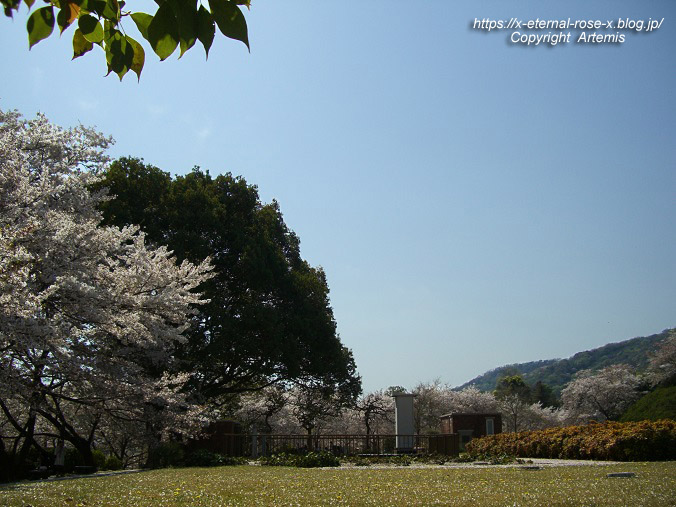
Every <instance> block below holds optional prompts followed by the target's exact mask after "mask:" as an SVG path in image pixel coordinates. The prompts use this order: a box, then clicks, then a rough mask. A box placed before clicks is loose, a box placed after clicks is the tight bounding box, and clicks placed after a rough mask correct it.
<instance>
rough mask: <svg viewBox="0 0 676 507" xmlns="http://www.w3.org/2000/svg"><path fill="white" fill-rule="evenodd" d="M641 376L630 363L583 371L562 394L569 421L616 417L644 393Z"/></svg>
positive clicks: (577, 421)
mask: <svg viewBox="0 0 676 507" xmlns="http://www.w3.org/2000/svg"><path fill="white" fill-rule="evenodd" d="M642 386H643V381H642V379H641V378H640V377H639V376H638V375H636V374H635V373H634V371H633V370H632V369H631V368H630V367H629V366H627V365H613V366H609V367H607V368H604V369H602V370H600V371H598V372H592V371H590V370H584V371H582V372H579V373H578V375H577V378H576V379H575V380H573V381H571V382H570V383H569V384H568V385H567V386H566V388H565V389H564V390H563V391H562V393H561V399H562V401H563V410H564V411H565V412H567V414H568V419H569V422H570V423H581V422H588V421H590V420H600V421H603V420H606V419H608V420H614V419H617V418H618V417H620V416H621V415H622V413H623V412H624V411H625V410H626V409H627V407H629V405H631V404H632V403H633V402H635V401H636V400H637V399H638V398H640V397H641V395H642V394H643V393H642V392H641V387H642Z"/></svg>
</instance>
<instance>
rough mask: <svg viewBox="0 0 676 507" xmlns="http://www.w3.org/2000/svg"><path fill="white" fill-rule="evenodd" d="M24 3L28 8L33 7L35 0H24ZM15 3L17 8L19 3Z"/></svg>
mask: <svg viewBox="0 0 676 507" xmlns="http://www.w3.org/2000/svg"><path fill="white" fill-rule="evenodd" d="M24 3H25V4H26V6H27V7H28V8H29V9H30V8H31V7H33V4H34V3H35V0H24ZM16 5H17V8H18V6H19V3H18V2H17V4H16Z"/></svg>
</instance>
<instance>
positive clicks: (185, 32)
mask: <svg viewBox="0 0 676 507" xmlns="http://www.w3.org/2000/svg"><path fill="white" fill-rule="evenodd" d="M174 10H175V12H176V19H177V20H178V34H179V42H180V47H181V54H180V55H179V58H180V57H181V56H183V54H184V53H185V52H186V51H188V50H189V49H190V48H191V47H193V46H194V45H195V42H196V41H197V29H198V27H197V0H183V1H177V2H175V3H174Z"/></svg>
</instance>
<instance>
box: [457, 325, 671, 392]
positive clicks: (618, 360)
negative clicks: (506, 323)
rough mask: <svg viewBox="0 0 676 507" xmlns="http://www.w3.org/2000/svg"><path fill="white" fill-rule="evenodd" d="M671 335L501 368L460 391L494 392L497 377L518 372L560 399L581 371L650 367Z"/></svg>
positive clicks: (487, 373)
mask: <svg viewBox="0 0 676 507" xmlns="http://www.w3.org/2000/svg"><path fill="white" fill-rule="evenodd" d="M668 334H669V330H668V329H667V330H664V331H662V332H661V333H659V334H654V335H651V336H641V337H638V338H632V339H631V340H625V341H623V342H619V343H609V344H608V345H604V346H603V347H599V348H598V349H593V350H587V351H585V352H578V353H577V354H575V355H574V356H572V357H569V358H568V359H548V360H544V361H531V362H530V363H517V364H509V365H506V366H501V367H499V368H495V369H494V370H490V371H488V372H486V373H484V374H483V375H480V376H479V377H476V378H474V379H472V380H470V381H469V382H467V383H465V384H463V385H461V386H459V387H458V388H457V389H463V388H465V387H468V386H470V385H474V386H476V387H477V388H478V389H480V390H482V391H492V390H493V389H495V383H496V381H497V380H498V378H500V377H501V376H503V375H505V374H513V373H515V372H519V373H521V375H522V376H523V378H524V380H525V381H526V382H527V383H529V384H531V385H532V384H534V383H535V382H537V381H538V380H540V381H542V382H544V383H545V384H547V385H549V386H550V387H551V388H552V389H553V390H554V393H555V394H556V395H557V396H558V395H559V394H560V393H561V390H562V389H563V388H564V386H565V385H566V384H567V383H568V382H570V381H571V379H572V378H573V377H574V375H575V373H577V372H578V371H580V370H590V369H591V370H599V369H601V368H605V367H606V366H610V365H613V364H628V365H630V366H633V367H634V368H636V369H638V370H642V369H644V368H645V367H646V366H647V364H648V357H649V354H650V353H651V352H652V351H653V350H655V347H656V346H657V344H658V343H659V342H661V341H662V340H664V339H665V338H667V336H668Z"/></svg>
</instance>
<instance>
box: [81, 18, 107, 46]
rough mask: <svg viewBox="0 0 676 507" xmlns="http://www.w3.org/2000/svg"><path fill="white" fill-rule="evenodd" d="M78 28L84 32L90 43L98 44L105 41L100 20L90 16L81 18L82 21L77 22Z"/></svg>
mask: <svg viewBox="0 0 676 507" xmlns="http://www.w3.org/2000/svg"><path fill="white" fill-rule="evenodd" d="M77 26H78V27H79V28H80V30H81V31H82V35H83V36H84V38H85V39H87V40H88V41H89V42H93V43H95V44H98V43H99V42H102V41H103V27H102V26H101V23H99V20H98V19H96V18H95V17H94V16H90V15H89V14H85V15H84V16H80V19H79V20H78V21H77Z"/></svg>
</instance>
